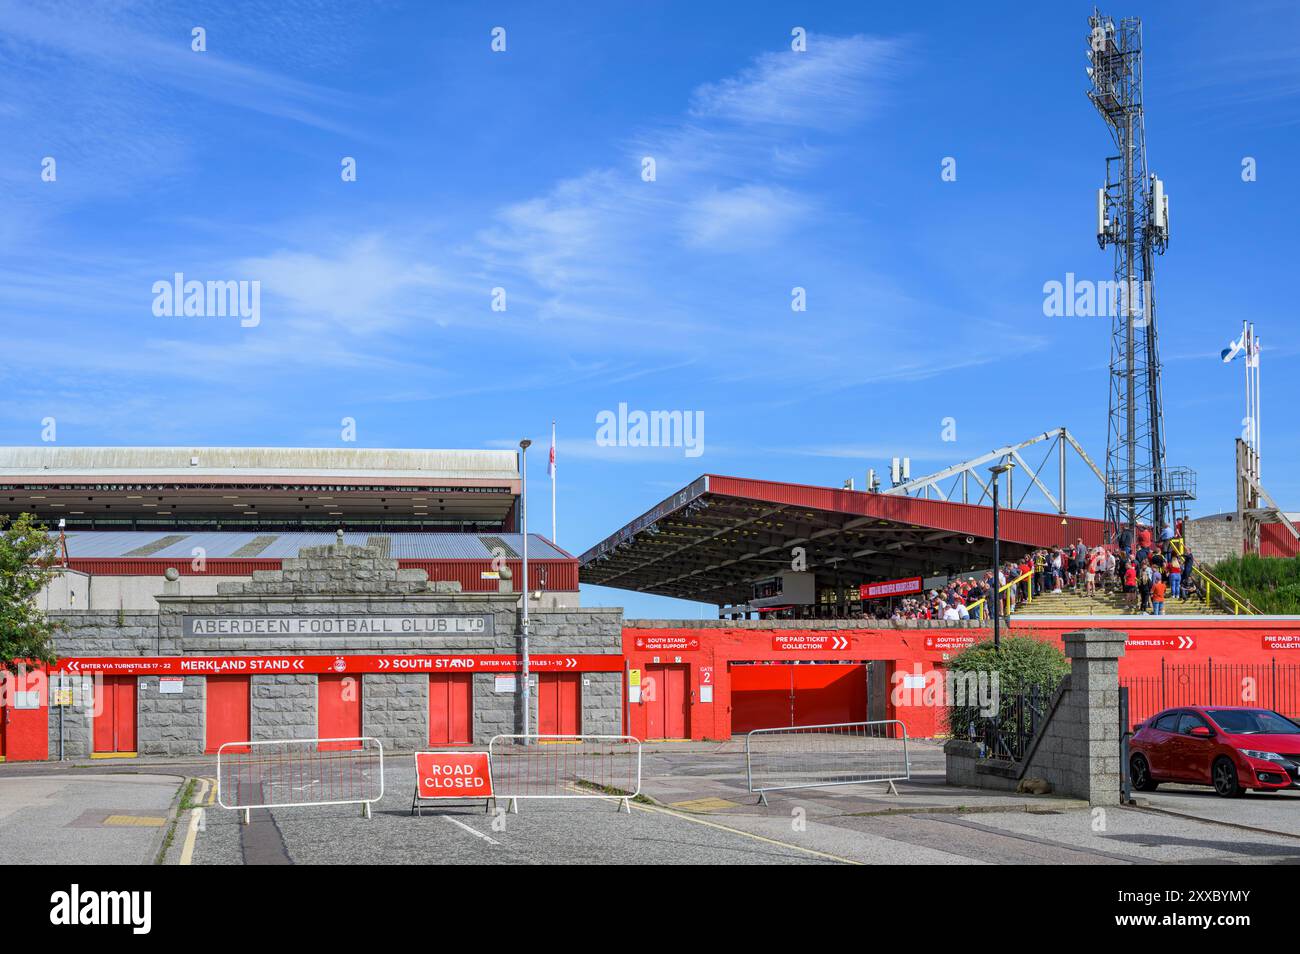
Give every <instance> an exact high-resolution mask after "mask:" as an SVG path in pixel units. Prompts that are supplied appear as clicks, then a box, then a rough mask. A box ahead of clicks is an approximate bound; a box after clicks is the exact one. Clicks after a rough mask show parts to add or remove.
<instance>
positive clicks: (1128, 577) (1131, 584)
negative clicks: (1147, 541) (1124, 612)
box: [1124, 560, 1138, 606]
mask: <svg viewBox="0 0 1300 954" xmlns="http://www.w3.org/2000/svg"><path fill="white" fill-rule="evenodd" d="M1137 586H1138V571H1137V567H1136V566H1134V565H1133V561H1132V560H1130V561H1129V562H1128V566H1126V567H1125V568H1124V603H1125V604H1126V605H1128V606H1132V605H1133V603H1134V601H1136V599H1137Z"/></svg>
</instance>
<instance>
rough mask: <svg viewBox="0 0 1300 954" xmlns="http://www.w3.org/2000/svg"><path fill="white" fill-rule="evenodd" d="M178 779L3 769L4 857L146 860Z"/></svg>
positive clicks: (17, 860)
mask: <svg viewBox="0 0 1300 954" xmlns="http://www.w3.org/2000/svg"><path fill="white" fill-rule="evenodd" d="M181 782H182V779H181V778H180V777H177V776H173V775H140V774H135V775H108V774H68V773H67V772H66V771H65V772H63V773H43V774H40V775H34V776H23V775H13V774H8V773H6V775H5V776H4V778H3V780H0V844H3V845H4V852H3V856H4V860H5V862H7V863H10V864H151V863H152V862H153V861H154V859H155V858H156V857H157V855H158V851H159V849H160V848H161V846H162V844H163V839H164V837H165V835H166V832H167V829H168V827H169V822H170V815H171V809H172V805H173V802H174V801H175V800H176V799H177V797H178V790H179V788H180V785H181Z"/></svg>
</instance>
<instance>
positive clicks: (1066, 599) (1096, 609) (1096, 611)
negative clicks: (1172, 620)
mask: <svg viewBox="0 0 1300 954" xmlns="http://www.w3.org/2000/svg"><path fill="white" fill-rule="evenodd" d="M1136 612H1137V609H1136V606H1134V607H1128V606H1126V605H1125V604H1124V594H1123V593H1117V592H1102V591H1100V590H1099V591H1098V592H1097V594H1096V595H1095V596H1087V595H1085V594H1084V592H1083V588H1082V587H1080V589H1079V592H1078V593H1075V592H1073V591H1072V590H1070V589H1064V590H1062V591H1061V592H1060V593H1041V594H1036V595H1035V596H1034V601H1033V602H1032V603H1021V604H1020V605H1019V606H1018V607H1016V613H1015V615H1017V616H1128V615H1132V614H1134V613H1136ZM1221 612H1223V611H1222V610H1220V609H1219V608H1218V607H1214V606H1206V605H1205V602H1204V600H1176V599H1166V600H1165V615H1166V616H1213V615H1215V614H1218V613H1221Z"/></svg>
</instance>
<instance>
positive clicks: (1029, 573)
mask: <svg viewBox="0 0 1300 954" xmlns="http://www.w3.org/2000/svg"><path fill="white" fill-rule="evenodd" d="M1034 573H1035V571H1034V570H1026V571H1025V572H1024V573H1021V574H1020V575H1019V576H1018V577H1016V578H1015V579H1014V580H1008V581H1007V582H1006V583H1004V584H1002V585H1001V586H999V587H998V593H1005V592H1007V590H1009V589H1011V588H1012V587H1013V586H1015V585H1016V584H1017V583H1019V582H1020V581H1021V580H1028V581H1029V596H1028V597H1027V598H1026V599H1025V602H1026V603H1032V602H1033V601H1034ZM988 600H989V598H988V597H987V596H981V597H980V598H979V599H977V600H976V601H975V602H974V603H967V604H966V609H967V610H974V609H975V608H976V607H978V606H983V605H984V604H985V603H987V602H988ZM1002 615H1003V616H1010V615H1011V611H1010V610H1009V609H1008V610H1007V611H1006V612H1004V613H1003V614H1002Z"/></svg>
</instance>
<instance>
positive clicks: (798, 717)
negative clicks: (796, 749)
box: [731, 663, 867, 734]
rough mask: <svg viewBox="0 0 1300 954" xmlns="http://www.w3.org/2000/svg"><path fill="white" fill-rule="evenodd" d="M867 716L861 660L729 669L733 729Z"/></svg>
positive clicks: (827, 722) (857, 719) (856, 719)
mask: <svg viewBox="0 0 1300 954" xmlns="http://www.w3.org/2000/svg"><path fill="white" fill-rule="evenodd" d="M866 718H867V667H866V666H864V665H862V664H860V663H857V664H854V663H849V664H844V663H826V664H824V665H821V664H814V665H791V664H788V663H787V664H782V663H776V664H773V665H762V664H753V665H737V666H733V667H732V669H731V731H732V732H733V733H736V734H739V733H744V732H750V731H752V730H753V729H783V728H789V727H790V726H796V725H830V724H834V723H839V722H864V721H866Z"/></svg>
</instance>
